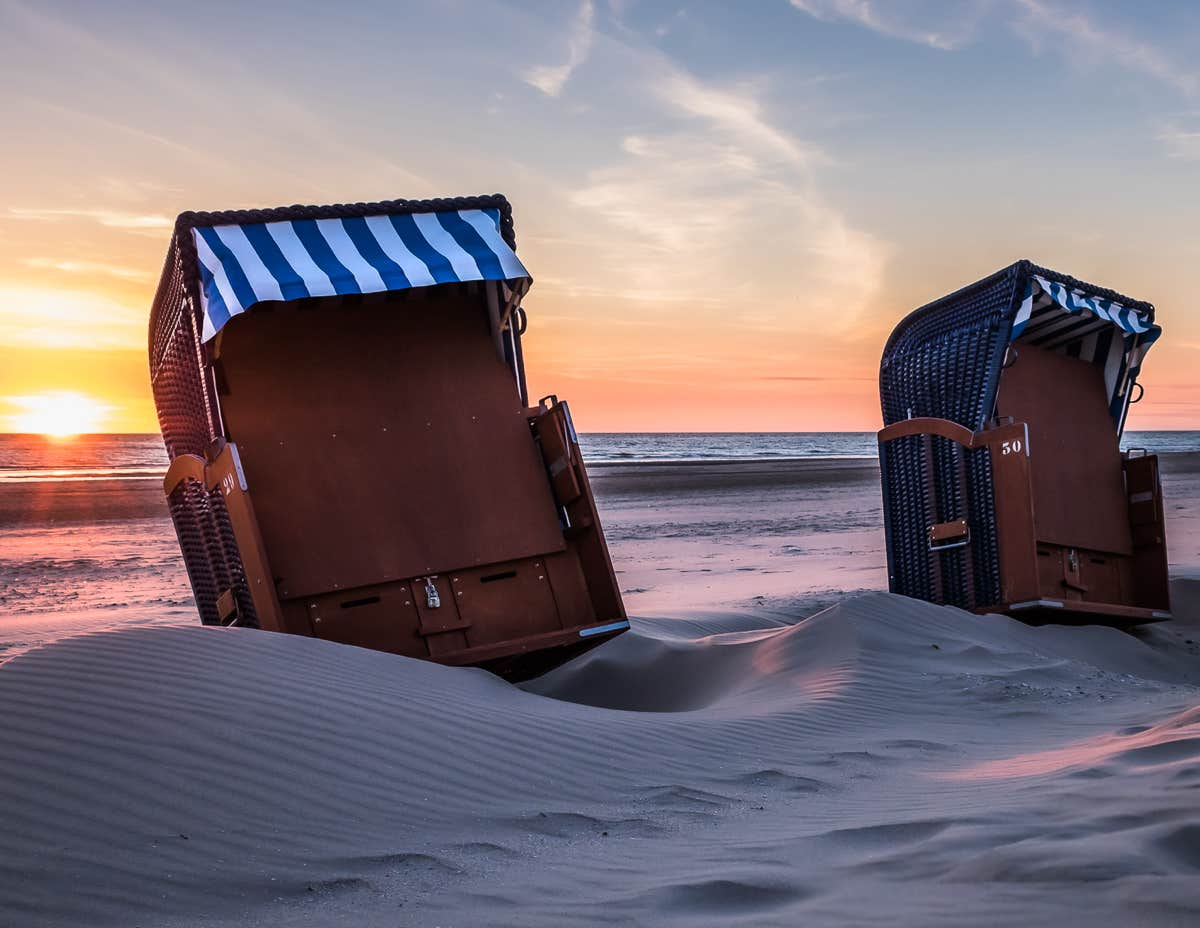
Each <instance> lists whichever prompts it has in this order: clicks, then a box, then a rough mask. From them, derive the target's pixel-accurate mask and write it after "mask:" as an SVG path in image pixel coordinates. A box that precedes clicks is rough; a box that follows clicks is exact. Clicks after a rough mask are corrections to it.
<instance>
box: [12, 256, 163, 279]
mask: <svg viewBox="0 0 1200 928" xmlns="http://www.w3.org/2000/svg"><path fill="white" fill-rule="evenodd" d="M21 263H22V264H24V265H25V266H26V267H32V268H36V269H38V270H47V271H59V272H61V273H63V274H84V275H87V276H95V275H100V276H104V277H116V278H118V279H120V280H132V281H139V282H145V281H149V280H153V279H154V275H153V274H151V273H150V272H148V271H146V270H141V269H138V268H132V267H121V266H120V265H117V264H107V263H105V262H103V261H70V260H64V259H62V258H38V257H34V258H24V259H22V261H21Z"/></svg>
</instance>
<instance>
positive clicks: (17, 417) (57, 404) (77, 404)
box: [8, 390, 109, 437]
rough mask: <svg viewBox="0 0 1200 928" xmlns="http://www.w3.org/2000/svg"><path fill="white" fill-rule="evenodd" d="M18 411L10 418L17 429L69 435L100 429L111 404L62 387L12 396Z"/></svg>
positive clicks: (13, 404)
mask: <svg viewBox="0 0 1200 928" xmlns="http://www.w3.org/2000/svg"><path fill="white" fill-rule="evenodd" d="M8 402H9V404H10V405H12V406H15V407H17V409H18V410H20V411H19V412H17V413H15V414H13V415H11V416H9V417H8V422H9V427H10V428H11V429H12V430H13V431H15V432H31V433H36V434H39V435H53V436H56V437H66V436H68V435H82V434H84V433H87V432H98V431H100V430H101V428H102V427H103V425H104V422H105V419H107V417H108V411H109V407H108V406H105V405H104V404H103V403H100V402H97V401H96V400H94V399H92V398H91V397H89V396H84V395H83V394H82V393H73V392H71V391H68V390H60V391H56V392H52V393H40V394H37V395H35V396H10V397H8Z"/></svg>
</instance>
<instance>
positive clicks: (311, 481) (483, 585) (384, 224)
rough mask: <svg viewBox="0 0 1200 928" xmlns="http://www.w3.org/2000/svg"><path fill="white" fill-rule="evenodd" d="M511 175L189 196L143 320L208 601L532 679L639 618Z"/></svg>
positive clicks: (225, 613)
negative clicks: (552, 390) (465, 182)
mask: <svg viewBox="0 0 1200 928" xmlns="http://www.w3.org/2000/svg"><path fill="white" fill-rule="evenodd" d="M513 247H514V238H513V226H512V216H511V211H510V208H509V204H508V202H507V201H506V200H505V199H504V198H503V197H500V196H487V197H474V198H466V199H456V200H427V201H404V200H397V201H392V202H386V203H373V204H356V205H349V206H330V207H288V208H282V209H271V210H259V211H244V212H222V213H184V214H183V215H181V216H180V217H179V220H178V221H177V223H176V226H175V233H174V237H173V239H172V242H171V246H170V250H169V253H168V255H167V262H166V267H165V269H164V271H163V277H162V280H161V282H160V284H159V288H158V292H157V295H156V296H155V301H154V308H153V312H152V315H151V320H150V368H151V376H152V380H153V387H154V398H155V404H156V406H157V408H158V416H159V422H160V424H161V426H162V432H163V438H164V440H165V442H166V446H167V451H168V454H169V456H170V459H171V465H170V469H169V470H168V472H167V477H166V481H165V490H166V493H167V499H168V502H169V506H170V511H171V516H172V519H173V520H174V522H175V528H176V531H177V532H178V535H179V542H180V546H181V547H182V549H183V555H184V560H185V562H186V564H187V570H188V576H189V578H190V580H191V584H192V589H193V591H194V592H195V596H196V604H197V606H198V608H199V612H200V616H201V620H202V621H203V622H204V624H206V625H243V626H254V627H259V628H263V629H269V630H273V631H282V632H290V633H293V634H299V635H312V636H316V637H318V638H324V639H328V640H330V641H339V642H344V643H346V644H353V645H359V646H362V647H367V648H374V649H377V650H381V651H390V652H394V653H397V654H404V655H408V656H411V657H418V658H427V659H429V660H432V661H437V662H439V663H443V664H455V665H464V664H470V665H475V666H480V667H485V668H487V669H489V670H492V671H494V672H496V673H498V674H501V675H502V676H506V677H508V678H510V679H514V680H518V679H524V678H527V677H530V676H534V675H536V674H538V673H541V672H543V671H545V670H547V669H549V668H551V667H554V666H556V665H558V664H560V663H562V662H564V661H566V660H568V659H569V658H571V657H573V656H575V655H577V654H580V653H582V652H583V651H585V650H587V649H589V648H591V647H594V646H595V645H597V644H599V643H600V642H602V641H605V640H606V639H608V638H611V637H613V636H614V635H617V634H620V633H621V632H622V631H624V630H625V629H626V628H628V627H629V623H628V622H627V621H626V617H625V610H624V607H623V606H622V603H621V597H620V593H619V591H618V588H617V583H616V577H615V576H614V573H613V569H612V564H611V561H610V559H609V554H608V548H607V546H606V544H605V541H604V535H603V532H602V530H601V527H600V520H599V518H598V517H597V515H596V507H595V503H594V501H593V499H592V493H591V489H590V486H589V483H588V478H587V472H586V471H585V470H584V466H583V460H582V457H581V456H580V452H579V445H578V441H577V439H576V435H575V430H574V427H573V426H572V423H571V416H570V413H569V411H568V409H567V406H566V404H565V403H562V402H559V401H558V400H557V399H556V398H555V397H547V398H545V399H543V400H541V401H540V402H539V403H538V404H537V405H536V406H533V407H530V406H529V403H528V398H527V394H526V386H525V371H524V365H523V361H522V352H521V334H522V332H523V331H524V328H525V313H524V310H523V309H522V308H521V305H520V301H521V298H522V296H523V295H524V294H525V293H526V291H527V290H528V289H529V285H530V283H531V279H530V277H529V275H528V273H527V272H526V270H525V268H524V267H523V266H522V264H521V262H520V261H519V260H518V259H517V256H516V255H515V254H514V252H513Z"/></svg>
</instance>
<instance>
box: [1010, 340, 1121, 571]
mask: <svg viewBox="0 0 1200 928" xmlns="http://www.w3.org/2000/svg"><path fill="white" fill-rule="evenodd" d="M1016 348H1017V359H1016V361H1015V362H1014V363H1013V364H1012V366H1011V367H1008V368H1007V369H1005V370H1004V371H1003V373H1002V374H1001V376H1000V391H999V396H998V398H997V403H996V412H997V415H999V416H1001V417H1005V416H1012V417H1013V418H1014V419H1015V420H1016V421H1018V422H1026V423H1028V424H1029V456H1030V467H1031V471H1032V480H1033V510H1034V518H1035V532H1036V535H1037V539H1038V541H1040V542H1044V543H1047V544H1053V545H1063V546H1065V547H1072V548H1086V549H1089V550H1093V551H1108V552H1112V553H1114V554H1130V553H1132V550H1133V548H1132V541H1131V537H1130V528H1129V502H1128V500H1127V498H1126V493H1125V478H1124V471H1123V465H1122V461H1121V451H1120V446H1119V442H1118V439H1117V431H1116V428H1115V426H1114V425H1113V420H1112V417H1111V416H1110V415H1109V410H1108V397H1107V395H1106V391H1105V388H1104V376H1103V372H1102V371H1101V370H1100V368H1099V367H1097V366H1096V365H1094V364H1089V363H1087V362H1086V361H1080V360H1079V359H1077V358H1069V357H1067V356H1065V355H1061V354H1056V353H1055V352H1052V351H1048V350H1046V349H1044V348H1038V347H1036V346H1034V345H1026V344H1020V343H1018V344H1017V346H1016Z"/></svg>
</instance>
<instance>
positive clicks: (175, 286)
mask: <svg viewBox="0 0 1200 928" xmlns="http://www.w3.org/2000/svg"><path fill="white" fill-rule="evenodd" d="M462 209H493V210H498V211H499V213H500V234H501V235H502V236H503V238H504V240H505V241H506V242H507V243H508V244H509V246H510V247H512V248H515V247H516V238H515V236H514V233H513V221H512V208H511V207H510V206H509V203H508V200H506V199H505V198H504V197H503V196H501V195H500V194H493V195H491V196H477V197H455V198H450V199H433V200H387V201H383V202H379V203H348V204H339V205H335V206H283V207H278V208H276V209H256V210H230V211H225V212H214V213H195V212H186V213H182V214H180V216H179V218H178V219H177V220H176V221H175V231H174V233H173V235H172V238H171V245H170V248H169V250H168V252H167V258H166V263H165V265H164V267H163V273H162V278H161V279H160V281H159V284H158V291H157V292H156V293H155V296H154V304H153V308H152V309H151V312H150V344H149V349H150V382H151V386H152V388H153V390H154V404H155V407H156V408H157V411H158V422H159V426H160V428H161V429H162V435H163V441H164V442H165V443H166V447H167V455H168V457H169V458H170V459H171V460H172V461H174V460H175V458H176V457H178V456H179V455H183V454H192V455H197V456H200V457H204V456H205V453H206V451H207V450H208V449H209V447H210V446H211V445H212V443H213V442H214V441H215V440H216V439H218V438H222V437H224V435H223V433H224V427H223V425H222V423H221V417H220V407H219V404H218V402H217V394H216V390H215V385H214V383H213V377H212V368H211V366H210V364H209V360H208V355H207V352H206V350H205V346H204V345H203V344H202V342H201V340H200V332H201V324H202V319H201V305H200V274H199V264H198V259H197V257H196V246H195V242H194V240H193V238H192V229H194V228H196V227H199V226H219V225H234V224H246V223H257V222H277V221H289V220H295V219H344V218H350V217H355V216H380V215H392V214H399V213H432V212H440V211H445V210H462ZM515 351H516V352H518V353H519V351H520V344H519V342H517V343H516V347H515ZM167 502H168V506H169V509H170V512H171V519H172V520H173V521H174V523H175V531H176V533H177V534H178V536H179V546H180V548H181V549H182V551H183V559H184V563H185V564H186V565H187V571H188V577H189V579H190V580H191V583H192V589H193V591H194V592H195V596H196V608H197V609H198V610H199V613H200V619H201V621H202V622H203V623H204V624H206V625H215V624H218V623H219V621H220V618H219V616H218V612H217V597H218V596H220V595H221V593H222V592H224V591H225V590H230V589H231V590H233V591H234V595H235V597H236V600H237V605H238V612H239V619H238V621H239V624H242V625H256V624H257V619H256V617H255V613H254V605H253V603H252V602H251V598H250V594H249V590H248V589H247V586H246V582H245V575H244V572H243V569H242V563H241V559H240V557H239V556H238V552H237V544H236V542H235V541H234V537H233V528H232V525H231V524H230V521H229V515H228V513H227V512H226V510H225V504H224V501H223V498H222V496H221V493H220V492H219V490H213V491H211V492H210V491H209V490H207V489H206V488H205V487H204V486H203V485H202V484H201V483H200V482H199V481H196V480H185V481H184V482H183V483H181V484H180V485H179V486H178V487H176V488H175V490H174V491H173V492H172V493H171V494H170V496H169V497H168V500H167Z"/></svg>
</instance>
